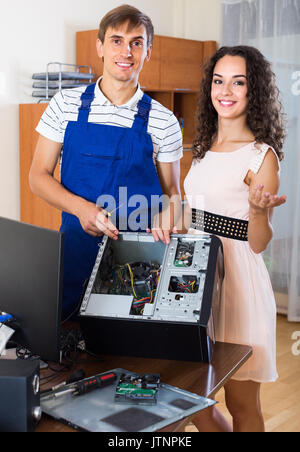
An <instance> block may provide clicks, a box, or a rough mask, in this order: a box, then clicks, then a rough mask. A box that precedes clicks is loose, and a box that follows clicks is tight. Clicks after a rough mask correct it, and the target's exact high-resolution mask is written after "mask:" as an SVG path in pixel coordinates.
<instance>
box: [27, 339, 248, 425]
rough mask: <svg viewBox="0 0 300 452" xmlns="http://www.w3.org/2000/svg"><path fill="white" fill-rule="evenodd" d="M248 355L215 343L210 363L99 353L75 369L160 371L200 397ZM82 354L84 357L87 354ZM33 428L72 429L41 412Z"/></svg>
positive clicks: (235, 347) (236, 347) (208, 394)
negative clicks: (97, 358) (100, 357)
mask: <svg viewBox="0 0 300 452" xmlns="http://www.w3.org/2000/svg"><path fill="white" fill-rule="evenodd" d="M251 355H252V349H251V347H248V346H245V345H234V344H223V343H216V345H215V351H214V355H213V360H212V363H211V364H206V363H199V362H186V361H168V360H161V359H148V358H134V357H124V356H121V357H120V356H103V358H104V361H103V362H99V361H95V360H93V359H92V358H89V359H87V361H86V362H85V363H84V365H81V364H80V363H79V364H78V368H83V369H84V371H85V372H86V376H87V377H88V376H92V375H96V374H99V373H102V372H106V371H108V370H111V369H115V368H118V367H119V368H123V369H126V370H129V371H132V372H136V373H141V374H144V373H160V375H161V380H162V381H163V382H164V383H167V384H169V385H172V386H176V387H178V388H181V389H184V390H186V391H190V392H193V393H196V394H198V395H200V396H203V397H207V398H211V397H214V395H215V394H216V393H217V392H218V391H219V390H220V389H221V388H222V387H223V386H224V385H225V384H226V382H227V381H228V380H230V378H231V377H232V376H233V375H234V374H235V372H236V371H237V370H238V369H239V368H240V367H241V366H242V365H243V364H244V363H245V362H246V361H247V360H248V359H249V358H250V356H251ZM84 356H85V357H86V356H87V355H84ZM73 371H74V369H73ZM73 371H72V372H73ZM72 372H71V373H72ZM42 376H43V375H42ZM64 378H66V376H65V375H64V377H62V378H61V380H60V381H63V380H64ZM58 381H59V380H58V379H56V380H55V383H51V384H52V385H54V384H57V382H58ZM189 420H190V419H189V418H186V419H184V420H181V421H179V422H176V423H175V424H172V425H169V426H168V427H165V428H164V429H162V430H160V431H161V432H179V431H183V428H184V426H185V425H186V424H187V423H188V422H189ZM36 431H37V432H72V431H74V430H73V429H72V428H70V427H68V426H66V425H64V424H62V423H60V422H57V421H55V420H54V419H50V418H49V417H47V416H44V415H43V416H42V419H41V421H40V423H39V425H38V426H37V429H36Z"/></svg>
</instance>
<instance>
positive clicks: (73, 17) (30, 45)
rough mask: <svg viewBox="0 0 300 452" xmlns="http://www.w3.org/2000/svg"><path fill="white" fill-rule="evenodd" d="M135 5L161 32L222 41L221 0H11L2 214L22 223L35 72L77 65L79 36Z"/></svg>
mask: <svg viewBox="0 0 300 452" xmlns="http://www.w3.org/2000/svg"><path fill="white" fill-rule="evenodd" d="M123 3H129V4H132V5H134V6H136V7H138V8H139V9H141V10H142V11H144V12H145V13H147V14H148V15H149V16H150V17H151V18H152V20H153V23H154V25H155V31H156V33H157V34H161V35H166V36H176V37H186V38H190V39H199V40H208V39H212V40H219V35H220V14H219V12H218V11H220V0H136V1H134V0H131V1H127V0H124V1H122V0H121V1H120V0H85V1H84V2H83V1H82V0H51V2H43V1H41V0H26V1H24V0H10V1H9V2H5V7H3V8H2V11H1V16H0V42H1V66H0V137H1V141H0V143H1V144H0V216H4V217H8V218H12V219H19V209H20V203H19V125H18V104H19V103H29V102H34V99H33V98H32V97H31V92H32V88H31V84H32V80H31V77H32V74H33V73H34V72H44V71H45V69H46V64H47V63H48V62H51V61H60V62H65V63H75V33H76V31H80V30H89V29H96V28H98V25H99V22H100V19H101V17H102V16H103V15H104V14H105V13H106V12H107V11H109V10H110V9H112V8H114V7H116V6H118V5H120V4H123Z"/></svg>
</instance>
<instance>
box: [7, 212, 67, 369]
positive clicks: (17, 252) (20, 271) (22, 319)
mask: <svg viewBox="0 0 300 452" xmlns="http://www.w3.org/2000/svg"><path fill="white" fill-rule="evenodd" d="M62 262H63V234H62V233H60V232H56V231H51V230H48V229H44V228H39V227H36V226H32V225H29V224H26V223H21V222H18V221H13V220H8V219H6V218H1V217H0V311H4V312H7V313H9V314H12V315H13V316H14V317H15V319H16V322H17V323H18V324H19V325H20V329H19V330H18V331H17V332H16V333H15V334H14V336H13V338H12V340H14V341H15V342H17V343H18V344H20V345H22V346H24V347H26V348H27V349H28V350H29V351H30V352H31V353H33V354H36V355H38V356H40V358H41V359H43V360H45V361H55V362H57V361H59V359H60V353H59V352H60V350H59V349H60V347H59V341H60V323H61V306H62V276H63V267H62V265H63V264H62Z"/></svg>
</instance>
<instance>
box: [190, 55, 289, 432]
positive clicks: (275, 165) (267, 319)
mask: <svg viewBox="0 0 300 452" xmlns="http://www.w3.org/2000/svg"><path fill="white" fill-rule="evenodd" d="M274 79H275V77H274V74H273V73H272V70H271V65H270V63H269V62H268V61H267V60H266V59H265V58H264V57H263V55H262V54H261V53H260V52H259V51H258V50H257V49H255V48H252V47H247V46H238V47H231V48H229V47H222V48H221V49H220V50H219V51H218V52H217V53H216V54H215V55H214V56H213V57H212V58H211V60H210V61H209V63H208V64H207V67H206V69H205V74H204V79H203V81H202V85H201V92H200V98H199V103H198V127H197V137H196V140H195V144H194V157H195V158H194V162H193V164H192V167H191V169H190V172H189V174H188V176H187V178H186V180H185V192H186V195H187V199H188V203H189V206H190V208H191V209H192V224H191V229H190V230H189V233H199V231H198V230H199V229H200V230H202V231H203V230H204V231H205V232H213V233H215V234H216V235H220V238H221V240H222V243H223V249H224V261H225V278H224V284H223V288H222V300H221V319H220V323H219V324H218V328H217V340H218V341H222V342H231V343H238V344H247V345H250V346H252V348H253V356H252V357H251V358H250V359H249V360H248V362H247V363H246V364H245V365H244V366H243V367H242V368H241V369H240V370H239V371H238V372H237V373H236V374H235V375H234V377H233V379H232V380H230V381H229V382H228V384H226V386H225V396H226V404H227V408H228V409H229V412H230V413H231V415H232V418H233V430H234V431H244V432H245V431H247V432H249V431H264V420H263V416H262V411H261V406H260V386H261V383H264V382H271V381H275V380H276V379H277V371H276V306H275V300H274V295H273V291H272V287H271V284H270V279H269V275H268V272H267V269H266V267H265V265H264V261H263V258H262V255H261V252H262V251H264V250H265V249H266V247H267V245H268V243H269V242H270V240H271V238H272V234H273V231H272V226H271V219H272V212H273V208H274V207H278V206H280V205H281V204H283V203H284V202H285V201H286V197H285V196H281V197H279V196H278V195H277V193H278V189H279V171H280V168H279V161H280V160H282V158H283V153H282V146H283V141H284V136H285V132H284V126H283V118H282V111H281V104H280V102H279V100H278V94H279V93H278V90H277V88H276V85H275V81H274ZM200 210H202V211H203V210H204V211H205V212H207V213H205V214H204V215H205V218H204V228H203V224H202V225H200V223H201V221H200V218H201V215H199V211H200ZM208 213H209V214H210V216H209V214H208ZM216 215H217V216H216ZM220 226H221V227H220ZM194 424H195V425H196V427H197V428H198V429H199V430H200V431H231V426H229V424H228V423H227V421H226V420H225V418H223V416H222V415H221V414H220V413H219V412H218V410H217V409H216V408H215V407H214V408H212V409H211V410H210V411H208V410H207V411H204V412H203V413H202V414H201V413H200V414H199V415H198V416H196V418H195V419H194Z"/></svg>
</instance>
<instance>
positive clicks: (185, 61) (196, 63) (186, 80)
mask: <svg viewBox="0 0 300 452" xmlns="http://www.w3.org/2000/svg"><path fill="white" fill-rule="evenodd" d="M160 51H161V61H160V65H161V75H160V85H161V88H162V89H173V90H180V91H183V90H192V91H198V90H199V86H200V80H201V65H202V60H203V42H201V41H193V40H190V39H179V38H169V37H165V36H161V44H160Z"/></svg>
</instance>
